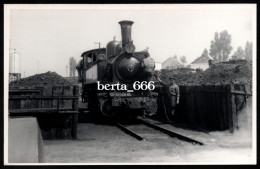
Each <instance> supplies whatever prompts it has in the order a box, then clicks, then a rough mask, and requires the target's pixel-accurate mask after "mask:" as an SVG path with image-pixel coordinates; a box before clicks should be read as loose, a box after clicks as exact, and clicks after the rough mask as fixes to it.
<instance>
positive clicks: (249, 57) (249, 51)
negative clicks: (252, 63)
mask: <svg viewBox="0 0 260 169" xmlns="http://www.w3.org/2000/svg"><path fill="white" fill-rule="evenodd" d="M252 56H253V43H252V42H248V41H247V42H246V46H245V59H247V60H252Z"/></svg>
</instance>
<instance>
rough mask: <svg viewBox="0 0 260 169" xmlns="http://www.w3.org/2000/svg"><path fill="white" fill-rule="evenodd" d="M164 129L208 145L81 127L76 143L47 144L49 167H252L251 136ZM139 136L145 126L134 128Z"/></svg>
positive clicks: (111, 128) (107, 127) (97, 126)
mask: <svg viewBox="0 0 260 169" xmlns="http://www.w3.org/2000/svg"><path fill="white" fill-rule="evenodd" d="M161 126H163V127H165V128H168V129H171V130H173V131H175V132H179V133H181V134H184V135H186V136H189V137H191V138H194V139H196V140H198V141H201V142H203V143H204V144H205V145H204V146H200V145H193V144H191V143H188V142H184V141H181V140H178V139H176V138H171V137H169V136H167V135H164V134H160V133H157V131H154V135H153V134H152V132H153V131H151V133H149V132H147V133H142V134H143V136H144V137H145V138H147V139H146V140H145V141H138V140H136V139H134V138H132V137H131V136H129V135H127V134H125V133H124V132H123V131H121V130H120V129H118V128H116V127H115V126H110V125H100V124H94V123H79V125H78V139H77V140H44V161H45V162H46V163H88V164H100V163H105V164H110V163H116V164H122V163H123V164H194V163H197V164H198V163H203V164H216V163H225V164H248V163H252V161H251V159H252V141H251V139H250V138H251V132H250V131H249V130H248V129H240V131H239V132H238V131H236V132H235V133H233V134H232V133H229V132H228V131H225V132H210V133H204V132H198V131H192V130H186V129H181V128H176V127H173V126H171V125H168V124H162V125H161ZM134 128H135V129H137V130H136V132H138V131H139V132H140V131H142V126H136V127H134Z"/></svg>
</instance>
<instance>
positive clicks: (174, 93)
mask: <svg viewBox="0 0 260 169" xmlns="http://www.w3.org/2000/svg"><path fill="white" fill-rule="evenodd" d="M156 77H157V79H158V81H159V82H160V83H161V84H162V85H163V86H165V87H168V90H167V91H168V92H169V96H170V97H169V98H170V102H169V103H170V105H169V106H170V108H171V115H172V116H174V113H175V107H176V105H177V104H179V99H180V90H179V86H178V85H177V84H176V82H175V79H174V78H170V85H169V86H168V85H166V84H165V83H164V82H163V81H162V80H161V79H160V78H159V76H158V75H156Z"/></svg>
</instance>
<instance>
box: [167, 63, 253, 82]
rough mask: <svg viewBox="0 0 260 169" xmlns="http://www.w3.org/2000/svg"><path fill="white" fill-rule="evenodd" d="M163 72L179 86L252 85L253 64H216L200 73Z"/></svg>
mask: <svg viewBox="0 0 260 169" xmlns="http://www.w3.org/2000/svg"><path fill="white" fill-rule="evenodd" d="M175 72H176V71H165V72H163V73H164V74H165V75H166V76H168V77H174V78H175V81H176V83H177V84H178V85H223V84H249V83H250V84H252V62H248V61H246V60H243V61H237V62H236V61H229V62H222V63H216V64H214V65H212V66H211V67H209V68H208V69H206V70H205V71H199V72H196V73H194V72H188V73H187V72H185V73H181V72H178V73H175Z"/></svg>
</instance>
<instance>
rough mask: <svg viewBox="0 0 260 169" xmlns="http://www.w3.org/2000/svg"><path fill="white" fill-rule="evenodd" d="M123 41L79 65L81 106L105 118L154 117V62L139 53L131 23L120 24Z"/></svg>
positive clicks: (90, 53)
mask: <svg viewBox="0 0 260 169" xmlns="http://www.w3.org/2000/svg"><path fill="white" fill-rule="evenodd" d="M119 24H120V26H121V35H122V41H121V42H119V41H116V40H115V38H114V40H112V41H110V42H108V43H107V45H106V48H99V49H93V50H89V51H86V52H84V53H82V55H81V57H82V59H81V60H80V61H79V63H78V65H77V70H78V74H79V79H78V80H79V82H82V94H81V97H82V102H84V103H86V102H87V103H88V107H89V109H90V112H94V113H97V114H99V115H102V116H103V117H121V116H125V115H127V117H129V116H130V117H135V116H138V115H143V114H148V115H151V114H154V113H155V112H156V111H157V96H158V94H157V93H156V92H153V89H154V83H153V81H151V77H152V76H153V73H154V68H155V62H154V60H153V59H152V58H151V57H150V54H149V53H148V51H147V50H144V51H140V52H136V51H135V46H134V43H133V40H132V37H131V29H132V24H133V22H132V21H120V22H119Z"/></svg>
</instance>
